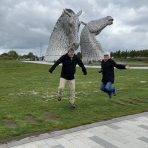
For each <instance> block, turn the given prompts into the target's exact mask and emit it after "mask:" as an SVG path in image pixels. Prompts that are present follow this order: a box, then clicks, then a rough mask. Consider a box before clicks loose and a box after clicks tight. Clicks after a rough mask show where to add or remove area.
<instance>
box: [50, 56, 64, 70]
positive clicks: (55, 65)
mask: <svg viewBox="0 0 148 148" xmlns="http://www.w3.org/2000/svg"><path fill="white" fill-rule="evenodd" d="M62 60H63V56H62V57H60V58H59V59H58V60H57V61H56V62H55V63H54V64H53V65H52V66H51V67H50V69H49V70H48V71H49V72H50V73H52V72H53V71H54V70H55V68H56V67H57V66H58V65H59V64H60V63H62Z"/></svg>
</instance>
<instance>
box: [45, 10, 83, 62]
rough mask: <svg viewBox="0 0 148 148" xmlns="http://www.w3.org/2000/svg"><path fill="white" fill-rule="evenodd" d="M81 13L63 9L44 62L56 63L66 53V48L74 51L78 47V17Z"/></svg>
mask: <svg viewBox="0 0 148 148" xmlns="http://www.w3.org/2000/svg"><path fill="white" fill-rule="evenodd" d="M81 13H82V11H79V12H78V13H77V14H75V13H74V11H73V10H71V9H64V11H63V13H62V15H61V16H60V17H59V19H58V21H57V23H56V25H55V27H54V29H53V32H52V34H51V36H50V40H49V45H48V49H47V51H46V55H45V58H44V60H45V61H48V62H53V61H56V60H57V59H58V58H59V57H60V56H61V55H63V54H65V53H66V52H67V50H68V48H70V47H72V48H74V49H75V50H76V49H77V48H78V47H79V28H80V24H81V22H80V21H79V16H80V15H81Z"/></svg>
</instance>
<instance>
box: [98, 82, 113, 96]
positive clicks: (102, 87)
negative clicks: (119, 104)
mask: <svg viewBox="0 0 148 148" xmlns="http://www.w3.org/2000/svg"><path fill="white" fill-rule="evenodd" d="M100 90H102V91H104V92H106V93H108V94H109V95H111V94H114V93H115V87H114V86H112V83H111V82H107V83H106V84H104V83H103V82H101V85H100Z"/></svg>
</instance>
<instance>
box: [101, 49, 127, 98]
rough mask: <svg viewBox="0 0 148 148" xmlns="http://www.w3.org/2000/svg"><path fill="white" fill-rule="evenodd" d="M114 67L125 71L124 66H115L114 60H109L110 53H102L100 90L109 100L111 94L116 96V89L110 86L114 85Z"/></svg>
mask: <svg viewBox="0 0 148 148" xmlns="http://www.w3.org/2000/svg"><path fill="white" fill-rule="evenodd" d="M114 67H116V68H118V69H126V68H127V66H126V65H122V64H117V63H116V62H115V61H114V60H112V59H111V58H110V53H109V52H105V53H104V59H103V60H102V62H101V71H99V73H101V72H102V82H101V86H100V90H102V91H104V92H106V93H107V94H108V95H109V98H111V96H112V94H113V95H116V89H115V87H114V86H112V84H113V83H114Z"/></svg>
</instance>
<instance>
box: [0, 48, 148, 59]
mask: <svg viewBox="0 0 148 148" xmlns="http://www.w3.org/2000/svg"><path fill="white" fill-rule="evenodd" d="M77 55H78V57H80V58H82V53H81V52H78V53H77ZM111 57H114V58H148V49H146V50H126V51H121V50H118V51H115V52H111ZM43 58H44V57H40V58H39V57H38V56H36V55H34V54H33V53H32V52H29V53H28V54H26V55H19V54H18V53H17V52H16V51H14V50H11V51H9V52H8V53H3V54H1V55H0V60H31V61H38V60H43Z"/></svg>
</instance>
